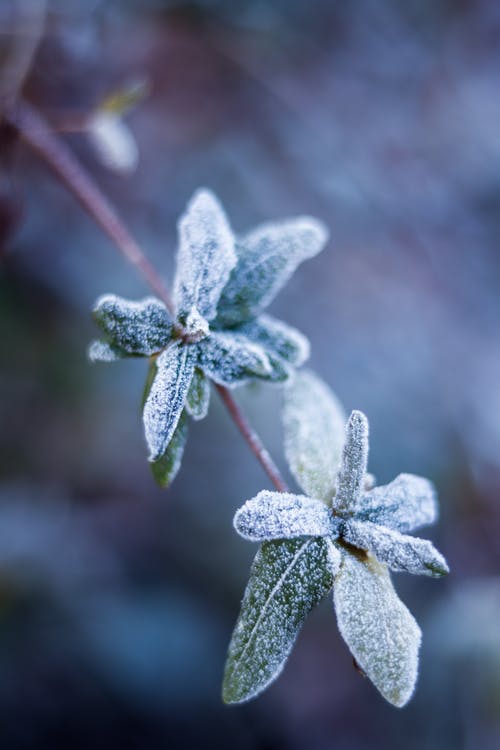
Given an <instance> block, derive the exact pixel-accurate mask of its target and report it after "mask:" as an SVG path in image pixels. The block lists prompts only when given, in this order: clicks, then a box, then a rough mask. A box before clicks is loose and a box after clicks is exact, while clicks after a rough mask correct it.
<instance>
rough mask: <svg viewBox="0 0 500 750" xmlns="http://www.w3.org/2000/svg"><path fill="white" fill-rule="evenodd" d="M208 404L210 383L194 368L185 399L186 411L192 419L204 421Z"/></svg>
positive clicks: (201, 372) (200, 371)
mask: <svg viewBox="0 0 500 750" xmlns="http://www.w3.org/2000/svg"><path fill="white" fill-rule="evenodd" d="M209 404H210V381H209V380H208V378H206V377H205V375H204V373H203V371H202V370H200V369H199V368H198V367H195V370H194V374H193V379H192V381H191V386H190V388H189V391H188V395H187V399H186V411H187V413H188V414H189V416H190V417H192V418H193V419H196V420H199V419H205V417H206V416H207V413H208V407H209Z"/></svg>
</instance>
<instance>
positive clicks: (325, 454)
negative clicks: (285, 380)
mask: <svg viewBox="0 0 500 750" xmlns="http://www.w3.org/2000/svg"><path fill="white" fill-rule="evenodd" d="M283 427H284V433H285V455H286V459H287V461H288V464H289V466H290V471H291V472H292V474H293V476H294V477H295V479H296V480H297V482H298V483H299V485H300V486H301V487H302V489H303V490H304V491H305V492H307V494H308V495H311V496H312V497H317V498H319V499H320V500H323V501H325V502H330V501H331V498H332V494H333V492H334V488H335V479H336V476H337V472H338V470H339V465H340V458H341V455H342V446H343V444H344V436H345V414H344V410H343V408H342V406H341V404H340V402H339V401H338V400H337V398H336V397H335V396H334V395H333V393H332V392H331V391H330V389H329V388H328V386H327V385H326V384H325V383H324V382H323V381H322V380H320V379H319V378H318V377H317V376H316V375H314V374H313V373H312V372H309V371H304V372H298V373H296V375H295V377H294V379H293V381H292V382H290V383H289V384H287V386H286V388H285V389H284V408H283Z"/></svg>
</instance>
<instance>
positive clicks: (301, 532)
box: [234, 490, 334, 542]
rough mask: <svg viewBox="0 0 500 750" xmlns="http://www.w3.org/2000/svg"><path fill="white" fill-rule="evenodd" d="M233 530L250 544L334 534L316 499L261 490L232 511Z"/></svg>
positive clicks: (328, 515)
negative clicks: (234, 511)
mask: <svg viewBox="0 0 500 750" xmlns="http://www.w3.org/2000/svg"><path fill="white" fill-rule="evenodd" d="M234 528H235V529H236V531H237V532H238V534H240V536H242V537H243V538H244V539H249V540H250V541H251V542H263V541H270V540H271V539H294V538H295V537H298V536H326V535H327V534H331V533H333V532H334V521H333V516H332V513H331V511H330V510H329V508H327V507H326V505H325V504H324V503H322V502H321V501H320V500H313V499H312V498H310V497H306V496H305V495H292V494H290V493H285V492H269V491H268V490H262V492H259V494H258V495H256V496H255V497H253V498H252V499H251V500H247V502H246V503H245V504H244V505H243V506H242V507H241V508H240V509H239V510H238V511H236V515H235V516H234Z"/></svg>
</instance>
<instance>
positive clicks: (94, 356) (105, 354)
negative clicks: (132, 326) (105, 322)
mask: <svg viewBox="0 0 500 750" xmlns="http://www.w3.org/2000/svg"><path fill="white" fill-rule="evenodd" d="M128 356H130V355H129V354H127V352H124V351H122V350H121V349H119V348H118V347H117V346H112V344H108V342H107V341H101V339H96V340H95V341H91V342H90V344H89V347H88V349H87V357H88V358H89V360H90V361H91V362H117V361H118V360H119V359H123V357H128Z"/></svg>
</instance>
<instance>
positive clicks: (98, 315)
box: [94, 294, 172, 357]
mask: <svg viewBox="0 0 500 750" xmlns="http://www.w3.org/2000/svg"><path fill="white" fill-rule="evenodd" d="M94 318H95V320H96V323H97V325H98V326H99V327H100V328H101V330H102V331H104V333H105V334H106V338H107V340H108V342H109V344H110V345H111V347H112V348H113V349H119V350H121V351H123V352H124V354H125V353H126V354H128V355H142V356H147V357H149V356H150V355H151V354H155V353H156V352H158V351H160V350H161V349H164V348H165V347H166V346H167V344H168V343H169V341H170V340H171V337H172V321H171V320H170V316H169V314H168V312H167V309H166V307H165V305H164V304H163V302H161V301H160V300H159V299H156V297H146V298H145V299H143V300H140V301H138V302H133V301H131V300H127V299H124V298H123V297H117V296H116V295H114V294H105V295H103V296H102V297H99V299H98V300H97V302H96V304H95V307H94Z"/></svg>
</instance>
